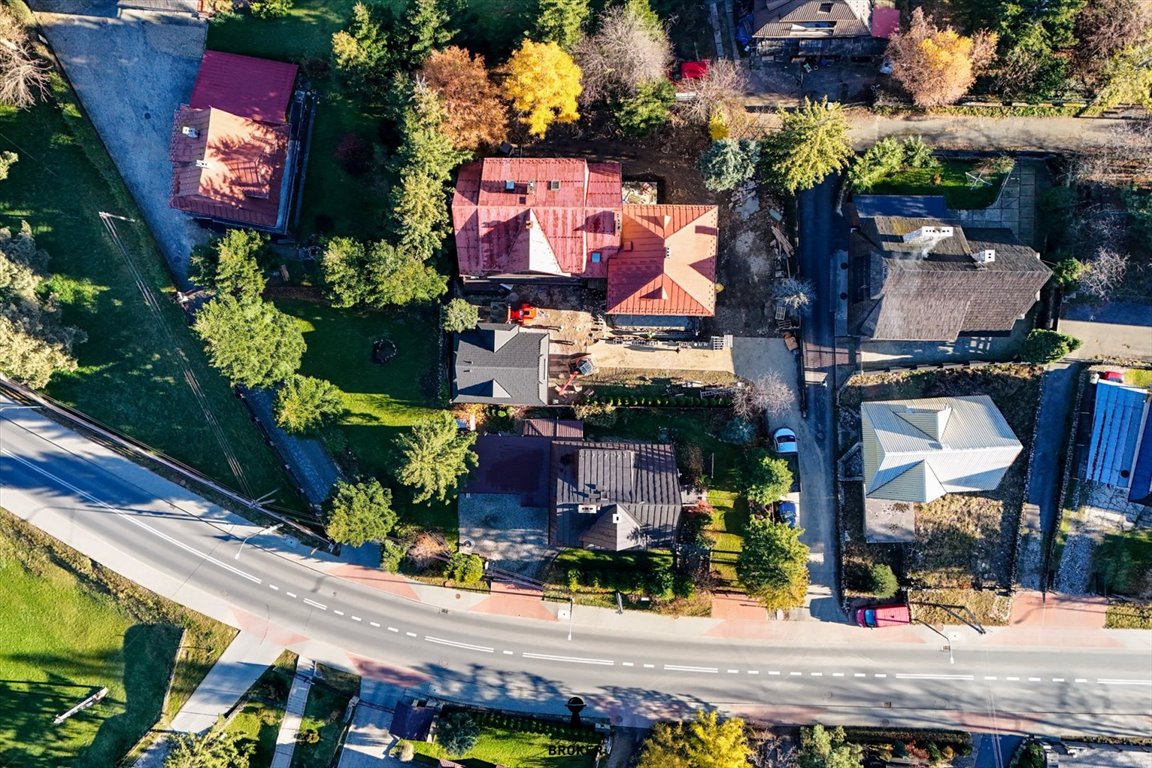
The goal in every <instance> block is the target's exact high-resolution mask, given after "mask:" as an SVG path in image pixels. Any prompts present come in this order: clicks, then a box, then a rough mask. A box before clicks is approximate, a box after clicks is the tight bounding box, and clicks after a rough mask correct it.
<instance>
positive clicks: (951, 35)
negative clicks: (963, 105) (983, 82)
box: [886, 8, 996, 107]
mask: <svg viewBox="0 0 1152 768" xmlns="http://www.w3.org/2000/svg"><path fill="white" fill-rule="evenodd" d="M995 51H996V35H994V34H990V33H987V32H977V33H976V34H974V35H972V37H964V36H963V35H959V34H957V33H956V32H955V31H954V30H953V29H951V28H950V27H945V28H943V29H941V28H939V27H937V26H936V23H935V22H934V21H933V20H932V17H931V16H925V15H924V11H923V10H922V9H920V8H917V9H916V10H915V11H913V12H912V23H911V25H910V26H909V27H908V30H907V31H906V32H897V33H896V34H894V35H893V36H892V38H891V40H890V41H889V42H888V51H887V54H886V56H887V57H888V59H889V60H890V61H891V62H892V78H893V79H894V80H896V82H898V83H900V85H902V86H904V89H905V90H906V91H908V93H909V94H911V96H912V101H913V102H915V104H916V106H918V107H938V106H941V105H944V104H952V103H953V102H955V101H956V100H958V99H959V98H960V97H961V96H963V95H964V94H965V93H967V92H968V89H969V88H971V87H972V83H973V82H975V80H976V75H978V74H980V72H981V71H983V70H984V69H985V68H986V67H987V66H988V65H989V64H990V63H991V61H992V58H993V57H994V55H995Z"/></svg>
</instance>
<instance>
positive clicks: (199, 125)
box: [169, 51, 305, 233]
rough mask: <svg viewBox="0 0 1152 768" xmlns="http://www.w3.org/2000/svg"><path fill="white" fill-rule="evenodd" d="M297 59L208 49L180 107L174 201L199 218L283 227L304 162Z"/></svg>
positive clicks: (175, 127)
mask: <svg viewBox="0 0 1152 768" xmlns="http://www.w3.org/2000/svg"><path fill="white" fill-rule="evenodd" d="M296 70H297V67H296V65H295V64H286V63H284V62H279V61H268V60H266V59H256V58H252V57H250V56H239V55H236V54H232V53H221V52H219V51H205V52H204V58H203V59H202V60H201V62H200V72H199V74H198V75H197V77H196V84H195V85H194V86H193V89H192V96H191V98H190V99H189V100H188V103H187V104H183V105H181V106H180V108H179V109H177V110H176V117H175V121H174V123H173V126H172V138H171V144H170V149H169V157H170V159H171V160H172V189H171V198H170V201H169V204H170V205H171V206H172V207H173V208H176V209H178V210H181V211H185V212H187V213H189V214H190V215H192V216H194V217H195V218H198V219H204V220H207V221H213V222H219V223H222V224H230V225H237V226H243V227H248V228H251V229H258V230H262V231H266V232H274V233H283V232H285V231H286V230H287V229H288V223H289V218H290V215H289V214H290V209H291V207H292V201H293V199H294V195H295V186H296V180H297V176H298V174H297V169H298V165H299V163H300V162H301V160H300V157H301V150H300V141H299V136H300V130H299V126H300V125H301V123H302V122H303V120H302V118H301V117H300V114H299V113H300V111H301V109H303V107H302V106H301V105H303V104H304V103H305V102H304V100H299V101H298V100H297V99H296V98H295V83H296Z"/></svg>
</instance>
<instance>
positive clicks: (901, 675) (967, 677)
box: [896, 673, 972, 680]
mask: <svg viewBox="0 0 1152 768" xmlns="http://www.w3.org/2000/svg"><path fill="white" fill-rule="evenodd" d="M896 679H897V680H971V679H972V675H913V674H904V673H897V675H896Z"/></svg>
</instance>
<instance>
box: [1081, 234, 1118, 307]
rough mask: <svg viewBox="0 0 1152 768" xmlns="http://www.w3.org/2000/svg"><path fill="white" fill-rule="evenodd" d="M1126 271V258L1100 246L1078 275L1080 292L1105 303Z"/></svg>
mask: <svg viewBox="0 0 1152 768" xmlns="http://www.w3.org/2000/svg"><path fill="white" fill-rule="evenodd" d="M1127 271H1128V257H1127V256H1125V255H1123V254H1121V253H1117V252H1116V251H1114V250H1112V249H1111V248H1107V247H1104V246H1101V247H1100V248H1097V249H1096V253H1094V254H1093V255H1092V258H1091V259H1089V260H1088V262H1087V263H1086V264H1085V265H1084V269H1083V270H1082V271H1081V273H1080V290H1081V291H1083V292H1084V293H1085V294H1087V295H1088V296H1090V297H1092V298H1093V299H1096V300H1097V301H1101V302H1103V301H1107V300H1108V299H1109V298H1110V297H1111V295H1112V291H1114V290H1115V289H1116V286H1118V285H1120V283H1121V282H1122V281H1123V280H1124V275H1125V273H1126V272H1127Z"/></svg>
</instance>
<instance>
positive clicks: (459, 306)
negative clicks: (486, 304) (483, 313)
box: [441, 298, 480, 333]
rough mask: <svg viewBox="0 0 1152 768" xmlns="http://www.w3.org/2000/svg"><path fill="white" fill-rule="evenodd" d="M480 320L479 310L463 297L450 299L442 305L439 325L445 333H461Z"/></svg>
mask: <svg viewBox="0 0 1152 768" xmlns="http://www.w3.org/2000/svg"><path fill="white" fill-rule="evenodd" d="M479 322H480V310H479V308H478V307H477V306H476V305H475V304H469V303H468V302H467V301H465V300H464V299H459V298H457V299H452V300H451V301H449V302H448V303H447V304H446V305H444V309H443V316H442V319H441V325H442V326H443V328H444V330H445V331H446V332H447V333H463V332H464V331H468V330H471V329H472V328H475V327H476V325H477V323H479Z"/></svg>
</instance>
